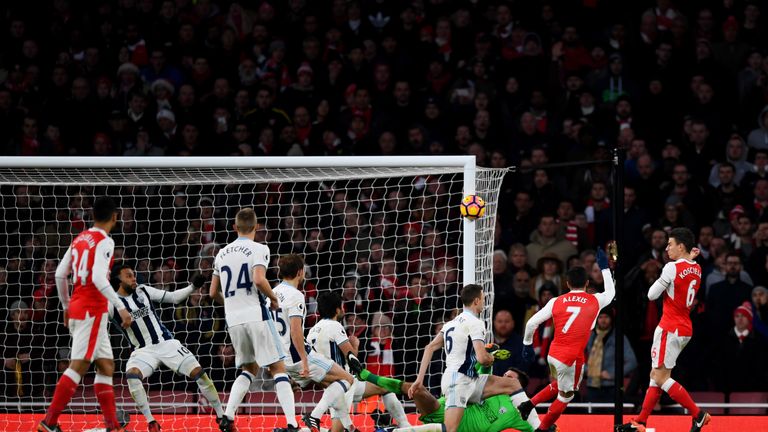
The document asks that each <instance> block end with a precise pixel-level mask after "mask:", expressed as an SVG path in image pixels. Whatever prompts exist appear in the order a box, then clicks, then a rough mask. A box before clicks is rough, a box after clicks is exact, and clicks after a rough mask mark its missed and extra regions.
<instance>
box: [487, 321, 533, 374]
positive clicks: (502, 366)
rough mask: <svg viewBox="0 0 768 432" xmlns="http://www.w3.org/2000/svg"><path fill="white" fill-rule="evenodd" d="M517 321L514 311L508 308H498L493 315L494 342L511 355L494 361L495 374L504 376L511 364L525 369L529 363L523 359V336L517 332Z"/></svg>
mask: <svg viewBox="0 0 768 432" xmlns="http://www.w3.org/2000/svg"><path fill="white" fill-rule="evenodd" d="M514 330H515V321H514V319H513V318H512V313H511V312H509V311H508V310H506V309H501V310H497V311H495V312H494V317H493V343H495V344H497V345H498V346H499V349H505V350H508V351H509V352H510V353H511V357H510V358H508V359H506V360H496V361H494V362H493V373H494V375H499V376H502V375H504V372H506V371H507V370H508V369H509V368H510V366H513V367H516V368H519V369H521V370H522V369H525V368H526V366H527V365H525V362H524V361H523V359H522V352H523V338H522V337H521V336H520V335H519V334H517V333H515V331H514Z"/></svg>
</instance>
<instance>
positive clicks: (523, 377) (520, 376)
mask: <svg viewBox="0 0 768 432" xmlns="http://www.w3.org/2000/svg"><path fill="white" fill-rule="evenodd" d="M507 370H508V371H512V372H514V373H516V374H517V380H518V381H520V386H522V387H523V390H525V388H526V387H528V382H530V378H528V374H527V373H525V372H523V371H522V370H520V369H518V368H516V367H514V366H510V367H509V369H507Z"/></svg>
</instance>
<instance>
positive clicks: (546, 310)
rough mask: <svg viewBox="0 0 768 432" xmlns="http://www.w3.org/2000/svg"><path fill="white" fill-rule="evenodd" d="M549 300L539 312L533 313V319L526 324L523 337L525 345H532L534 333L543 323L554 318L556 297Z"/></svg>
mask: <svg viewBox="0 0 768 432" xmlns="http://www.w3.org/2000/svg"><path fill="white" fill-rule="evenodd" d="M556 298H557V297H555V298H553V299H552V300H550V301H548V302H547V304H546V305H545V306H544V307H543V308H541V310H539V311H538V312H536V313H535V314H533V316H532V317H531V319H529V320H528V323H527V324H526V325H525V337H523V345H531V344H532V343H533V333H534V332H535V331H536V328H538V327H539V326H540V325H541V324H542V323H544V322H546V321H547V320H548V319H550V318H552V306H553V305H554V304H555V299H556Z"/></svg>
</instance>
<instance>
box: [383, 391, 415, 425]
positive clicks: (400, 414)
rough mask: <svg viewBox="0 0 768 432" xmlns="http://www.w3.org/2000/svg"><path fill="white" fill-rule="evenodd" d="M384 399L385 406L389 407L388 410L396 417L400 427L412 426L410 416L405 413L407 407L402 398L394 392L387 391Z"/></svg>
mask: <svg viewBox="0 0 768 432" xmlns="http://www.w3.org/2000/svg"><path fill="white" fill-rule="evenodd" d="M381 399H382V400H383V401H384V406H385V407H386V408H387V412H388V413H389V414H390V415H391V416H392V418H393V419H395V422H397V425H398V426H399V427H405V426H410V425H411V424H410V423H409V422H408V417H407V416H406V415H405V409H404V408H403V404H402V403H400V399H398V398H397V396H396V395H395V394H393V393H387V394H385V395H384V396H382V397H381Z"/></svg>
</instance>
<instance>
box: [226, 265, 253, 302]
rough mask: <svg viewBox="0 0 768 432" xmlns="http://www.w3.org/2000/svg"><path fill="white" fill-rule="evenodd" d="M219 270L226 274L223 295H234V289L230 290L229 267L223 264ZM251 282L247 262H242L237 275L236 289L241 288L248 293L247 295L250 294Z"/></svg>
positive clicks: (230, 277) (230, 276)
mask: <svg viewBox="0 0 768 432" xmlns="http://www.w3.org/2000/svg"><path fill="white" fill-rule="evenodd" d="M221 271H223V272H224V273H226V274H227V286H226V287H225V288H224V297H226V298H228V297H232V296H233V295H235V290H234V289H233V290H231V291H230V289H229V288H230V286H231V285H232V269H230V268H229V266H223V267H222V268H221ZM252 286H253V284H252V283H251V275H250V274H249V273H248V263H243V265H242V266H241V267H240V274H238V275H237V285H236V287H235V288H236V289H240V288H243V289H245V291H246V292H247V293H248V295H251V287H252Z"/></svg>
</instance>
